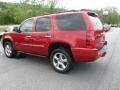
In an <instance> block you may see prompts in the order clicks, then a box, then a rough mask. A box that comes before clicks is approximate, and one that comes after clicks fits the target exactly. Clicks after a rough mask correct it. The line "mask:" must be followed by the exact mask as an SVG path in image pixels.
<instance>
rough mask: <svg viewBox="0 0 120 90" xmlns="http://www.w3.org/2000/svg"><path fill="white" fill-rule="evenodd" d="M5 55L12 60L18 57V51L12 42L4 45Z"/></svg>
mask: <svg viewBox="0 0 120 90" xmlns="http://www.w3.org/2000/svg"><path fill="white" fill-rule="evenodd" d="M4 53H5V55H6V56H7V57H8V58H12V57H14V56H15V55H16V51H15V50H14V48H13V46H12V43H11V42H5V43H4Z"/></svg>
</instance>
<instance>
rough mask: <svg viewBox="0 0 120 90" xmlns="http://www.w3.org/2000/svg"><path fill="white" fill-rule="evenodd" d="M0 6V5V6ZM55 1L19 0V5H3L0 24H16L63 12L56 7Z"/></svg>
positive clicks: (0, 11)
mask: <svg viewBox="0 0 120 90" xmlns="http://www.w3.org/2000/svg"><path fill="white" fill-rule="evenodd" d="M0 5H1V4H0ZM56 5H57V0H48V2H47V3H46V1H45V0H41V1H40V0H21V3H20V4H15V5H14V4H7V5H6V3H4V4H2V6H1V8H2V9H1V10H0V24H18V23H21V22H22V21H23V20H25V19H27V18H30V17H33V16H40V15H45V14H50V13H57V12H60V11H63V9H62V8H59V7H56Z"/></svg>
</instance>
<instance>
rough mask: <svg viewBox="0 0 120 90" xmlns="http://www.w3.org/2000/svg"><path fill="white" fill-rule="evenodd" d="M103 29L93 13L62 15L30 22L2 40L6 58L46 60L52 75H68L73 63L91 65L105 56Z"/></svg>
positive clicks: (66, 13)
mask: <svg viewBox="0 0 120 90" xmlns="http://www.w3.org/2000/svg"><path fill="white" fill-rule="evenodd" d="M106 44H107V42H106V41H105V35H104V31H103V25H102V23H101V21H100V20H99V18H98V16H97V14H95V13H93V12H85V11H81V12H64V13H58V14H51V15H45V16H37V17H32V18H29V19H27V20H25V21H23V22H22V24H21V25H20V26H19V28H15V29H14V32H7V33H5V34H4V35H3V37H2V45H3V48H4V52H5V55H6V56H7V57H9V58H11V57H13V56H15V55H16V53H17V52H19V53H20V52H21V53H27V54H32V55H40V56H46V57H49V58H50V62H51V65H52V67H53V68H54V70H55V71H57V72H60V73H65V72H68V71H69V70H70V69H71V67H72V64H73V63H74V62H92V61H95V60H96V59H97V58H99V57H103V56H105V54H106V51H105V46H106Z"/></svg>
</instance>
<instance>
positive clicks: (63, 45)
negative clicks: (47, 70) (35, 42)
mask: <svg viewBox="0 0 120 90" xmlns="http://www.w3.org/2000/svg"><path fill="white" fill-rule="evenodd" d="M58 48H65V49H67V50H69V52H70V54H71V55H72V50H71V45H70V44H68V43H65V42H54V43H51V44H50V45H49V47H48V56H50V54H51V52H52V51H53V50H54V49H58Z"/></svg>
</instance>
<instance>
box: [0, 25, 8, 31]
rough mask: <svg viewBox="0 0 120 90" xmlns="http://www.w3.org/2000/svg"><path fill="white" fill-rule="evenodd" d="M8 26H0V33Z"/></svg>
mask: <svg viewBox="0 0 120 90" xmlns="http://www.w3.org/2000/svg"><path fill="white" fill-rule="evenodd" d="M9 26H10V25H0V32H4V31H5V29H6V28H7V27H9Z"/></svg>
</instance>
